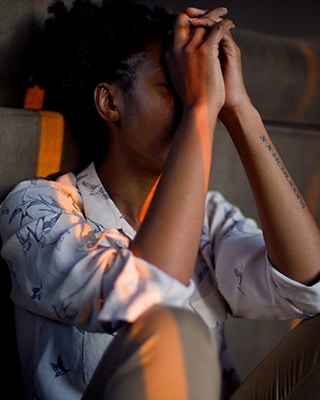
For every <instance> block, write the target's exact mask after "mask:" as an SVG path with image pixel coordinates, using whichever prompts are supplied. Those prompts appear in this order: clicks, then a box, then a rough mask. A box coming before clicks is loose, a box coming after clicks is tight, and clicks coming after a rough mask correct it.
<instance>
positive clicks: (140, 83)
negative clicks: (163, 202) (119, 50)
mask: <svg viewBox="0 0 320 400" xmlns="http://www.w3.org/2000/svg"><path fill="white" fill-rule="evenodd" d="M136 57H139V58H141V59H139V60H136V59H134V60H133V62H137V63H138V64H139V66H138V68H137V72H136V78H135V82H134V84H133V88H132V89H130V93H129V95H128V94H126V93H123V99H122V102H121V104H122V105H123V106H122V107H121V111H120V125H121V141H122V143H121V146H122V147H121V149H122V150H123V151H124V152H125V153H126V157H130V158H132V161H133V162H134V163H135V165H137V163H138V165H141V166H146V167H150V166H152V165H153V166H154V167H155V168H157V169H160V170H161V169H162V167H163V164H164V161H165V159H166V157H167V154H168V151H169V149H170V145H171V141H172V137H173V135H174V133H175V130H176V128H177V124H178V119H179V117H178V111H177V101H176V100H175V98H174V94H173V91H172V88H171V84H170V82H169V80H168V74H167V71H166V66H165V63H164V51H163V48H162V46H161V44H160V43H158V42H153V44H152V45H151V46H150V47H149V48H148V50H147V51H146V52H145V53H143V54H142V53H139V54H138V55H136V56H135V58H136ZM118 139H120V138H118ZM140 163H141V164H140Z"/></svg>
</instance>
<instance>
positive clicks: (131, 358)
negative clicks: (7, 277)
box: [1, 0, 320, 400]
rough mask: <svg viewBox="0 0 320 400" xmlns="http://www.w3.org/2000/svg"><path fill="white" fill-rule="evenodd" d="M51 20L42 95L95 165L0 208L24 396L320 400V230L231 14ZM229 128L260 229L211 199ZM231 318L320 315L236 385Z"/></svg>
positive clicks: (107, 11)
mask: <svg viewBox="0 0 320 400" xmlns="http://www.w3.org/2000/svg"><path fill="white" fill-rule="evenodd" d="M51 12H52V13H53V18H52V19H49V20H48V22H47V25H46V29H45V32H44V34H43V37H42V43H39V45H40V46H41V45H43V51H44V50H45V49H46V53H45V54H44V53H43V51H41V52H40V51H39V54H41V59H39V60H37V61H38V62H37V65H36V69H35V72H34V82H35V83H39V84H40V85H42V86H43V87H45V89H46V95H47V99H48V100H47V107H50V108H51V109H52V108H53V107H56V108H57V109H58V110H60V111H61V112H63V113H64V115H65V116H66V118H67V119H68V121H69V123H70V124H71V125H72V126H73V129H74V131H75V132H76V134H77V135H78V138H79V141H80V142H82V143H83V149H84V150H85V158H84V162H85V163H87V164H88V165H86V166H84V167H83V168H84V169H82V170H81V171H80V172H78V173H76V174H75V173H74V172H70V173H68V174H65V175H63V176H61V177H59V178H58V179H57V180H56V181H50V180H47V179H39V180H36V181H28V182H22V183H21V184H19V185H18V186H17V187H16V188H15V189H14V190H13V191H12V192H11V193H10V194H9V196H8V197H7V198H6V200H5V201H4V202H3V204H2V206H1V236H2V239H3V244H4V245H3V250H2V256H3V257H4V258H5V259H6V260H7V262H8V264H9V266H10V271H11V273H12V280H13V292H12V299H13V301H14V303H15V305H16V316H17V334H18V343H19V350H20V356H21V364H22V370H23V373H24V380H25V386H26V395H27V398H28V399H29V398H30V399H32V398H44V399H61V398H67V399H79V398H83V399H121V400H123V399H126V398H129V397H132V396H134V397H135V398H137V399H174V400H177V399H178V400H179V399H199V398H201V399H218V398H221V399H227V398H230V396H231V394H232V392H233V395H232V399H250V398H252V399H253V398H255V399H265V398H270V399H272V400H274V399H275V398H279V399H285V398H290V397H289V396H292V398H293V396H296V395H297V393H299V395H300V392H298V391H299V390H302V393H303V397H304V398H308V397H307V396H308V394H309V395H310V394H311V396H314V393H318V391H319V383H318V382H319V379H318V377H319V343H318V340H317V336H316V334H315V333H314V332H317V330H318V329H319V323H320V322H319V317H315V316H316V315H318V314H319V312H320V284H319V271H320V267H319V259H320V235H319V230H318V227H317V225H316V223H315V221H314V219H313V218H312V216H311V214H310V212H309V210H308V208H307V206H306V204H305V202H304V200H303V198H302V196H301V195H300V193H299V192H298V190H297V188H296V187H295V185H294V183H293V180H292V178H291V177H290V175H289V173H288V172H287V170H286V169H285V167H284V164H283V162H282V161H281V159H280V156H279V155H278V154H277V151H276V149H275V147H274V145H273V143H272V141H271V138H270V137H269V135H268V133H267V131H266V129H265V127H264V126H263V123H262V121H261V117H260V115H259V113H258V111H257V110H256V109H255V107H254V106H253V105H252V103H251V101H250V99H249V97H248V95H247V92H246V89H245V86H244V83H243V78H242V72H241V60H240V51H239V48H238V46H237V45H236V43H235V42H234V40H233V38H232V35H231V33H230V30H231V29H232V28H234V25H233V23H232V21H230V20H229V19H227V18H226V14H227V10H226V9H225V8H223V7H222V8H217V9H213V10H209V11H205V10H199V9H196V8H188V9H187V10H186V11H185V12H182V13H181V14H179V15H177V16H176V15H171V14H169V13H167V12H166V11H165V10H164V9H162V8H155V9H154V10H150V9H148V8H147V7H145V6H142V5H139V4H135V3H133V2H131V1H119V0H118V1H115V0H113V1H112V0H111V1H104V2H103V3H102V4H101V5H98V4H97V3H90V2H88V1H85V0H76V1H75V2H74V4H73V5H72V7H71V9H70V10H68V9H67V8H66V7H65V6H64V5H63V3H61V2H59V1H58V2H56V3H55V5H54V6H52V8H51ZM218 118H220V119H221V120H222V122H223V123H224V125H225V126H226V128H227V130H228V132H229V134H230V136H231V138H232V140H233V142H234V144H235V146H236V149H237V151H238V153H239V156H240V158H241V160H242V163H243V166H244V168H245V171H246V173H247V176H248V179H249V182H250V185H251V188H252V191H253V194H254V198H255V201H256V205H257V209H258V212H259V217H260V222H261V228H262V230H260V229H259V228H258V227H257V225H256V224H255V223H254V222H253V221H252V220H250V219H246V218H245V217H244V216H243V215H242V214H241V212H240V210H239V209H238V208H236V207H235V206H233V205H232V204H230V203H229V202H227V201H226V200H225V199H224V197H223V196H222V194H220V193H218V192H209V193H208V180H209V173H210V166H211V155H212V146H213V142H214V132H215V127H216V123H217V119H218ZM190 311H193V312H194V314H196V315H197V316H199V317H200V319H199V318H195V316H194V314H193V313H191V312H190ZM229 312H230V313H232V314H234V315H238V316H241V317H245V318H288V319H290V318H296V317H300V318H301V317H305V318H306V317H315V318H310V319H308V321H306V322H304V323H303V324H301V326H299V327H298V328H297V330H295V331H294V332H293V333H292V334H291V335H289V336H288V338H287V339H286V341H285V342H284V343H283V344H282V345H281V346H280V348H279V349H278V350H276V351H275V352H274V353H272V354H271V356H270V357H271V358H270V359H271V361H270V360H268V359H267V360H266V361H265V364H262V365H261V366H260V367H259V368H257V370H256V371H254V372H253V374H252V376H251V377H250V378H249V379H248V380H247V381H246V382H244V383H242V384H241V385H240V386H239V381H238V378H237V374H236V371H235V370H234V369H233V365H232V363H231V360H230V359H229V356H228V353H227V349H226V346H225V343H224V337H223V324H224V321H225V320H226V318H227V315H228V313H229ZM204 325H205V326H206V328H204ZM26 328H27V329H26ZM208 332H209V333H210V335H208V334H207V333H208ZM301 337H303V338H304V340H305V342H306V343H307V345H306V347H305V348H303V347H302V346H300V345H301ZM195 342H196V343H195ZM288 343H289V344H288ZM291 343H293V344H294V346H292V344H291ZM297 344H299V346H300V347H299V346H297ZM287 346H290V347H289V348H290V351H292V354H290V352H288V347H287ZM293 349H294V352H293ZM105 350H106V352H105ZM103 354H104V355H103ZM102 355H103V356H102ZM284 355H285V356H284ZM296 360H299V361H298V364H299V365H303V367H302V368H300V369H296V368H295V367H294V365H296V362H297V361H296ZM303 360H304V361H303ZM99 362H100V363H99ZM270 363H271V364H270ZM270 365H271V366H272V368H271V369H270ZM275 365H276V366H277V367H274V366H275ZM290 368H292V370H293V371H294V373H295V375H294V378H292V375H291V372H288V371H291V369H290ZM265 371H268V372H267V374H266V372H265ZM270 371H272V373H270ZM307 378H310V379H309V380H308V379H307ZM303 381H304V382H307V384H305V385H302V382H303ZM311 383H312V384H311ZM238 386H239V387H238ZM82 396H83V397H82ZM310 398H314V397H310Z"/></svg>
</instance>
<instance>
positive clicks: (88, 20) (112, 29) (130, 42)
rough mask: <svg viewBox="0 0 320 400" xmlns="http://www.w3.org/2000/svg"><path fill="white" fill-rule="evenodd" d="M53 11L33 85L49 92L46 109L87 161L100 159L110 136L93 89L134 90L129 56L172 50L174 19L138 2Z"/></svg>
mask: <svg viewBox="0 0 320 400" xmlns="http://www.w3.org/2000/svg"><path fill="white" fill-rule="evenodd" d="M48 11H49V14H51V15H50V16H49V18H48V19H47V20H46V22H45V25H44V29H43V31H42V32H41V34H40V36H39V40H38V42H37V46H36V47H35V48H36V54H35V57H34V61H35V62H34V64H33V71H32V80H31V85H38V86H40V87H42V88H44V89H45V103H44V108H47V109H50V110H58V111H60V112H62V113H63V114H64V116H65V118H66V119H67V121H68V123H69V125H70V126H71V128H72V131H73V132H75V133H76V135H77V139H78V140H79V143H80V144H81V142H82V144H83V149H84V151H85V156H86V158H87V159H88V160H90V159H92V160H95V161H98V160H101V158H102V157H103V156H104V153H105V149H106V146H107V143H104V142H105V141H106V136H107V135H106V134H105V133H104V134H102V130H101V129H102V120H101V118H100V117H99V116H98V113H97V111H96V109H95V105H94V100H93V92H94V88H95V87H96V85H97V84H98V83H100V82H109V83H116V84H118V85H119V86H120V87H121V88H122V89H123V90H124V91H129V90H130V88H132V85H133V82H134V78H135V72H136V71H135V70H134V69H133V68H132V65H131V64H130V63H128V62H127V61H128V59H129V57H130V56H132V55H133V54H136V53H139V52H142V51H143V50H145V49H146V47H147V46H148V44H149V43H150V42H152V41H153V40H160V41H161V42H162V43H164V45H165V46H167V45H168V44H169V41H170V38H171V31H172V27H173V23H174V19H175V15H174V14H171V13H169V12H168V11H166V10H165V9H164V8H162V7H154V8H150V7H147V6H146V5H143V4H139V3H137V2H135V1H133V0H102V1H100V2H99V3H98V2H97V0H92V1H89V0H75V1H73V3H72V6H71V7H69V8H68V7H67V6H66V5H65V4H64V2H63V1H61V0H56V1H54V2H53V3H52V4H51V5H50V6H49V9H48ZM136 68H138V66H137V65H136V66H135V69H136ZM104 130H105V126H104ZM88 137H90V142H92V143H93V146H92V148H91V149H90V147H88V146H89V145H90V143H88V142H89V141H88ZM102 143H103V145H102ZM94 144H96V145H94Z"/></svg>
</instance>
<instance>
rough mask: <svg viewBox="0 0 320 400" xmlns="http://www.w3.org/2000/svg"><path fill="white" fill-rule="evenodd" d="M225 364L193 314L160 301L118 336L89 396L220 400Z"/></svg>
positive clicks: (105, 399)
mask: <svg viewBox="0 0 320 400" xmlns="http://www.w3.org/2000/svg"><path fill="white" fill-rule="evenodd" d="M220 380H221V376H220V367H219V362H218V356H217V351H216V348H215V347H214V345H213V342H212V340H211V339H210V336H209V333H208V331H207V329H206V327H205V326H204V324H203V323H202V322H201V321H200V320H199V318H198V317H196V316H195V315H194V314H193V313H191V312H189V311H186V310H183V309H180V308H174V307H164V306H157V307H154V308H152V309H150V310H149V311H147V312H146V313H144V314H143V315H142V316H141V317H140V318H139V319H138V320H137V321H136V322H135V323H133V324H126V325H125V326H124V327H123V328H121V330H120V331H119V334H117V336H116V337H115V339H114V341H113V342H112V343H111V345H110V347H109V348H108V349H107V351H106V353H105V354H104V355H103V357H102V360H101V362H100V364H99V365H98V368H97V370H96V371H95V374H94V376H93V378H92V380H91V382H90V384H89V386H88V388H87V390H86V393H85V395H84V397H83V400H89V399H90V400H98V399H99V400H132V398H134V399H135V400H168V399H174V400H199V399H202V400H218V399H219V391H220Z"/></svg>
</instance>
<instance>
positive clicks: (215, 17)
mask: <svg viewBox="0 0 320 400" xmlns="http://www.w3.org/2000/svg"><path fill="white" fill-rule="evenodd" d="M227 13H228V9H227V8H225V7H219V8H215V9H213V10H209V11H206V12H205V13H203V14H200V13H199V14H198V15H197V16H194V17H191V18H190V25H191V26H194V27H196V26H197V27H198V26H203V27H205V28H210V27H212V26H213V25H214V24H215V23H217V22H220V21H221V20H222V19H223V17H224V16H225V15H226V14H227Z"/></svg>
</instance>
